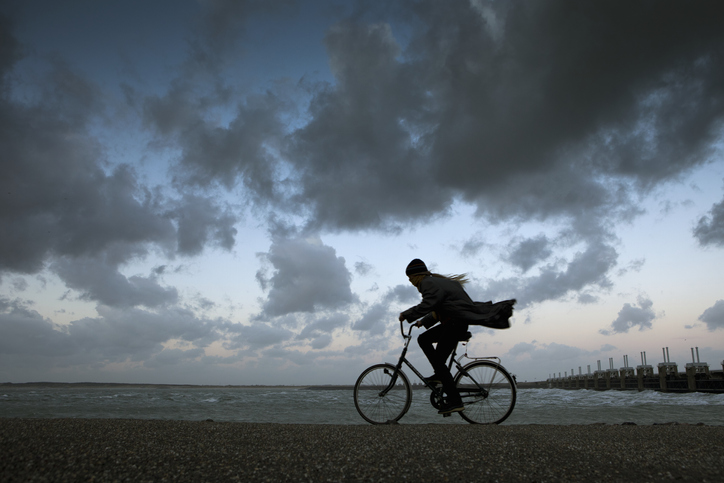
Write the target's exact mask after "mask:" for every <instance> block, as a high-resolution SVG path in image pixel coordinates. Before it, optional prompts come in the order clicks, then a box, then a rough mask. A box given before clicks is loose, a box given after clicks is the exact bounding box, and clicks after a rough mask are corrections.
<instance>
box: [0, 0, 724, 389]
mask: <svg viewBox="0 0 724 483" xmlns="http://www.w3.org/2000/svg"><path fill="white" fill-rule="evenodd" d="M722 25H724V4H723V3H722V2H720V1H696V2H680V1H665V0H660V1H656V2H648V1H647V2H644V1H608V2H577V1H557V0H556V1H554V0H548V1H545V2H532V1H531V2H502V1H486V0H460V1H446V2H440V1H437V0H420V1H412V0H410V1H406V0H400V1H395V2H374V1H359V2H355V1H334V0H318V1H294V0H289V1H281V0H280V1H265V0H243V1H242V0H239V1H232V0H213V1H212V0H198V1H191V0H166V1H161V0H158V1H153V2H148V1H140V0H126V1H122V2H121V1H117V2H93V1H85V0H76V1H67V2H56V1H52V0H46V1H41V0H30V1H13V0H5V1H3V2H0V163H1V166H2V171H1V173H2V176H0V382H29V381H68V382H77V381H97V382H129V383H132V382H139V383H141V382H147V383H188V384H290V385H293V384H353V383H354V381H355V379H356V377H357V376H358V374H359V373H360V372H361V371H362V370H363V369H364V368H365V367H367V366H368V365H370V364H372V363H376V362H382V361H394V360H396V358H397V356H398V354H399V351H400V349H401V345H402V339H401V337H400V335H399V325H398V323H397V314H398V313H399V312H400V311H401V310H404V309H406V308H408V307H410V306H412V305H415V304H417V303H419V300H420V295H419V293H418V292H417V291H416V290H415V289H414V287H412V286H411V285H409V283H408V282H407V278H406V277H405V275H404V269H405V266H406V265H407V264H408V262H409V261H410V260H411V259H413V258H421V259H423V260H424V261H425V262H427V264H428V266H429V267H431V268H432V269H433V270H434V271H437V272H439V273H444V274H451V273H467V274H468V275H469V277H470V278H471V280H472V281H471V283H470V284H469V285H468V287H467V289H468V292H469V293H470V294H471V296H472V297H473V298H474V299H476V300H494V301H496V300H502V299H507V298H513V297H514V298H517V299H518V301H519V302H518V306H517V310H516V312H515V316H514V319H513V324H512V327H511V328H510V329H509V330H505V331H492V330H488V329H483V328H474V329H473V333H474V334H475V336H474V338H473V342H472V343H471V344H470V346H469V353H470V354H471V355H475V356H483V355H489V356H499V357H501V358H502V360H503V363H504V365H506V366H507V367H508V368H509V369H510V370H511V371H512V372H514V373H515V374H517V376H518V379H519V380H541V379H546V378H547V377H548V376H549V375H550V374H554V373H556V374H557V373H558V372H561V373H563V372H568V373H570V371H571V370H572V369H574V370H575V372H578V368H579V367H582V369H583V372H586V370H587V366H588V365H590V366H591V369H592V370H595V369H596V368H597V366H596V365H597V361H601V364H602V366H603V367H604V368H608V367H609V360H610V359H611V358H613V364H614V366H615V367H616V368H618V367H621V366H622V365H623V356H624V355H628V356H629V362H630V365H634V366H635V365H637V364H640V363H641V360H640V353H641V352H642V351H645V352H646V353H647V359H648V360H647V362H648V363H649V364H653V365H656V364H657V363H658V362H661V361H662V348H663V347H669V351H670V354H671V360H672V361H674V362H678V363H679V366H680V369H681V370H683V367H684V364H685V363H686V362H691V351H690V349H691V348H692V347H698V348H699V353H700V356H701V360H702V361H704V362H708V363H709V364H710V365H711V367H712V368H713V369H716V368H720V366H721V364H722V361H723V360H724V284H723V283H722V273H724V162H723V159H724V158H723V155H724V153H723V152H722V151H723V148H724V57H723V56H722V52H724V29H723V28H722ZM413 347H414V348H413V350H412V351H411V353H410V358H411V359H412V360H413V361H414V362H415V363H416V364H417V363H419V364H417V365H418V367H419V369H420V370H421V371H422V372H429V370H430V368H429V366H428V365H427V362H426V361H425V359H424V356H422V354H421V351H420V350H419V348H418V347H417V346H416V345H414V346H413Z"/></svg>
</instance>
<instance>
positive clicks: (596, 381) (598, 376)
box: [593, 361, 604, 390]
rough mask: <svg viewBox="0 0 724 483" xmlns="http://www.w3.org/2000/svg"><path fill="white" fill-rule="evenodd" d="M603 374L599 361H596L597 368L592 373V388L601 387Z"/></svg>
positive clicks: (597, 388) (598, 388)
mask: <svg viewBox="0 0 724 483" xmlns="http://www.w3.org/2000/svg"><path fill="white" fill-rule="evenodd" d="M603 376H604V373H603V371H601V361H598V370H597V371H596V372H594V373H593V388H594V389H596V390H601V389H603V387H602V386H603Z"/></svg>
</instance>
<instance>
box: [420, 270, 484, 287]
mask: <svg viewBox="0 0 724 483" xmlns="http://www.w3.org/2000/svg"><path fill="white" fill-rule="evenodd" d="M428 275H431V276H433V277H437V278H446V279H448V280H453V281H455V282H458V283H459V284H460V285H463V286H465V284H466V283H468V282H469V281H470V279H468V274H467V273H459V274H455V275H440V274H439V273H432V272H421V273H416V274H415V275H412V276H411V277H410V282H412V285H414V286H415V287H419V286H420V282H421V281H422V279H423V278H425V277H427V276H428Z"/></svg>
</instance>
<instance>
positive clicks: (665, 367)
mask: <svg viewBox="0 0 724 483" xmlns="http://www.w3.org/2000/svg"><path fill="white" fill-rule="evenodd" d="M661 351H662V352H663V354H664V362H662V363H660V364H659V365H658V368H659V387H660V388H661V390H662V391H667V390H668V387H667V386H668V384H667V380H668V379H673V378H676V375H677V374H678V370H677V366H676V362H671V359H670V358H669V348H668V347H666V348H663V347H662V348H661Z"/></svg>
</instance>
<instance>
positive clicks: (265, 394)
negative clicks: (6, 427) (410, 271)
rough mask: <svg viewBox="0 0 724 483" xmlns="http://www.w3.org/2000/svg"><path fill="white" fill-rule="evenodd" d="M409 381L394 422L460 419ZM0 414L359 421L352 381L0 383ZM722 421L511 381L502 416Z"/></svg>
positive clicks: (614, 394) (718, 408)
mask: <svg viewBox="0 0 724 483" xmlns="http://www.w3.org/2000/svg"><path fill="white" fill-rule="evenodd" d="M429 395H430V393H429V391H428V390H426V389H415V390H414V391H413V399H412V406H411V407H410V410H409V411H408V413H407V414H405V416H404V417H403V418H402V419H401V420H400V424H429V423H435V424H467V423H465V421H464V420H462V418H459V417H457V416H456V415H453V416H452V417H448V418H443V417H441V416H439V415H438V414H437V411H436V410H435V409H434V408H433V407H432V406H431V405H430V402H429ZM0 417H10V418H14V417H18V418H20V417H22V418H124V419H166V420H188V421H204V420H207V419H211V420H214V421H239V422H255V423H292V424H367V423H365V421H364V420H363V419H362V418H361V417H360V416H359V414H358V413H357V411H356V409H355V406H354V400H353V397H352V389H351V388H346V389H319V388H313V389H312V388H303V387H204V386H183V387H179V386H101V387H93V386H76V385H57V386H56V385H53V386H49V387H43V386H24V385H6V386H0ZM624 422H631V423H636V424H664V423H670V422H678V423H688V424H698V423H703V424H707V425H724V394H707V393H663V392H658V391H643V392H638V391H613V390H611V391H593V390H564V389H519V390H518V393H517V402H516V405H515V409H514V411H513V413H512V415H511V416H510V417H509V418H508V419H507V420H506V421H505V423H504V424H564V425H566V424H593V423H606V424H620V423H624Z"/></svg>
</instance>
